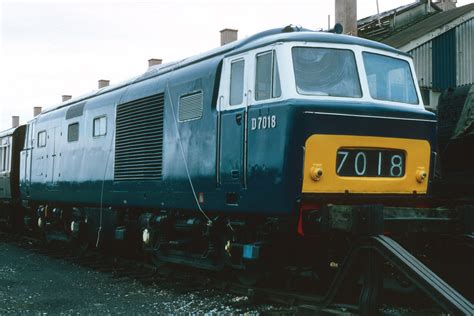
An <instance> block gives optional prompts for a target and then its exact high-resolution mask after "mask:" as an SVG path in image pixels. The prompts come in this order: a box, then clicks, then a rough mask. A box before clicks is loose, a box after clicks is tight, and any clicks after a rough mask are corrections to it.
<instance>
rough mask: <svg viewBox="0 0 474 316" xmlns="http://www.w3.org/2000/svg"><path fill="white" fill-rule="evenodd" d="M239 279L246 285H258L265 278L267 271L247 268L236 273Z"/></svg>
mask: <svg viewBox="0 0 474 316" xmlns="http://www.w3.org/2000/svg"><path fill="white" fill-rule="evenodd" d="M236 276H237V280H239V282H240V283H241V284H243V285H245V286H256V285H258V284H260V283H261V282H263V280H264V279H265V272H264V271H263V270H261V269H257V268H247V269H246V270H242V271H238V272H237V273H236Z"/></svg>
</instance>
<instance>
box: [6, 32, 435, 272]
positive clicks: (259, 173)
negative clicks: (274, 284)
mask: <svg viewBox="0 0 474 316" xmlns="http://www.w3.org/2000/svg"><path fill="white" fill-rule="evenodd" d="M15 133H16V134H19V135H17V137H15V135H16V134H15ZM12 134H13V135H14V139H16V141H17V144H16V145H14V148H13V150H11V151H8V149H5V148H8V147H4V145H0V146H2V147H1V148H2V155H1V156H2V161H6V160H8V158H7V157H8V156H9V155H10V156H11V154H10V153H13V156H11V159H13V161H17V162H18V163H17V164H12V165H11V167H12V168H13V169H12V170H13V171H12V173H9V175H11V176H10V178H9V179H13V178H14V179H15V181H18V182H19V190H18V192H17V193H15V195H14V197H15V201H17V207H15V208H14V209H15V212H16V214H21V215H17V216H15V218H16V222H18V217H19V216H21V222H24V223H25V225H26V227H28V229H31V230H40V231H42V232H45V233H46V234H47V235H49V236H54V237H50V238H63V239H67V240H76V241H79V243H80V244H81V245H82V246H90V245H94V246H98V247H113V245H121V246H120V247H122V246H123V245H124V244H126V245H127V247H129V248H128V249H137V250H138V249H139V250H142V249H144V250H145V251H148V252H149V253H150V254H151V255H152V257H153V259H154V260H155V261H156V262H172V263H180V264H187V265H192V266H196V267H201V268H207V269H213V270H219V269H222V268H224V267H226V266H229V265H230V266H232V267H235V268H240V269H250V267H258V266H265V265H266V263H268V262H270V261H271V262H274V263H278V264H279V265H280V266H291V265H303V264H304V265H321V266H324V267H326V266H328V262H329V261H330V260H331V258H330V257H331V256H332V255H333V251H332V250H331V249H329V248H331V246H329V241H328V240H330V239H331V238H332V237H331V238H329V237H327V234H329V232H327V231H325V230H324V229H323V228H322V226H323V222H324V220H323V216H322V214H323V213H324V212H323V211H322V210H323V209H325V208H327V206H328V205H333V204H337V205H343V206H347V207H350V206H353V205H361V204H384V205H392V206H413V205H417V204H418V203H423V201H424V197H425V196H426V195H427V192H428V191H429V189H430V181H431V179H432V174H433V173H434V171H433V170H434V161H435V157H436V144H435V140H436V119H435V115H434V114H432V113H430V112H428V111H426V110H425V109H424V106H423V102H422V99H421V97H420V91H419V88H418V86H417V79H416V77H415V72H414V69H413V64H412V60H411V57H410V56H409V55H407V54H405V53H403V52H401V51H398V50H396V49H394V48H391V47H389V46H386V45H383V44H380V43H376V42H372V41H368V40H364V39H361V38H355V37H350V36H345V35H338V34H331V33H323V32H314V31H309V30H305V29H300V28H296V27H286V28H284V29H274V30H269V31H265V32H262V33H259V34H256V35H254V36H251V37H249V38H247V39H244V40H240V41H237V42H233V43H230V44H227V45H225V46H223V47H220V48H218V49H215V50H213V51H210V52H208V53H205V54H203V55H200V56H196V57H191V58H188V59H184V60H182V61H179V62H175V63H169V64H163V65H158V66H154V67H151V68H150V69H149V70H148V71H146V72H145V73H144V74H142V75H140V76H137V77H135V78H133V79H130V80H129V81H127V82H124V83H122V84H118V85H115V86H108V87H105V88H102V89H100V90H98V91H95V92H93V93H90V94H88V95H84V96H82V97H79V98H76V99H72V100H69V101H66V102H64V103H62V104H60V105H58V106H55V107H52V108H50V109H49V110H46V111H44V112H43V113H41V114H40V115H39V116H37V117H35V118H34V119H33V120H32V121H30V122H28V124H27V125H26V126H23V127H21V129H20V130H16V131H14V132H13V133H12V132H11V131H10V132H6V133H5V134H1V135H0V140H1V141H2V142H1V143H0V144H4V140H5V139H11V138H8V137H10V136H8V137H6V136H5V135H12ZM23 134H24V137H23ZM4 136H5V137H4ZM23 143H24V144H23ZM15 146H16V147H15ZM0 166H1V164H0ZM3 167H5V166H4V165H3ZM16 168H18V169H16ZM4 169H7V168H4ZM2 174H4V173H2ZM15 183H16V182H15ZM0 194H2V196H1V198H2V200H3V201H7V200H9V199H10V198H11V195H9V196H8V195H5V191H0ZM9 209H12V208H11V207H10V208H9ZM23 219H24V221H23ZM308 247H310V248H308ZM308 249H312V251H310V252H308ZM330 253H331V255H330ZM336 256H337V255H336ZM341 256H342V254H341Z"/></svg>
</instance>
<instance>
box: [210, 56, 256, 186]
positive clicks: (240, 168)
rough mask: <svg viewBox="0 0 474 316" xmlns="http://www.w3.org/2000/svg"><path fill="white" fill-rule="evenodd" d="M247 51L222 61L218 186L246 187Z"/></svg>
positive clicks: (248, 92) (219, 105)
mask: <svg viewBox="0 0 474 316" xmlns="http://www.w3.org/2000/svg"><path fill="white" fill-rule="evenodd" d="M249 63H250V59H249V57H248V54H244V55H239V56H235V57H231V58H227V59H225V60H224V64H223V70H222V76H221V86H220V89H219V99H218V102H219V104H218V109H219V113H218V115H219V122H218V125H219V127H218V131H219V135H218V139H219V150H218V161H217V164H218V165H217V169H218V171H217V176H218V179H217V182H218V186H223V187H226V188H234V189H237V188H245V187H246V186H247V170H246V169H247V168H246V166H247V136H248V117H247V107H248V103H249V98H250V96H251V93H252V91H251V90H250V89H249V88H248V77H249V69H250V65H249Z"/></svg>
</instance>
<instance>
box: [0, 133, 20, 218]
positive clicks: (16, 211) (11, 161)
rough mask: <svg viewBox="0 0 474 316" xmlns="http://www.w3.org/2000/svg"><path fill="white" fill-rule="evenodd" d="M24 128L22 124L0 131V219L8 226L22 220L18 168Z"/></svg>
mask: <svg viewBox="0 0 474 316" xmlns="http://www.w3.org/2000/svg"><path fill="white" fill-rule="evenodd" d="M25 128H26V127H25V126H24V125H22V126H19V127H16V128H13V129H10V130H7V131H4V132H2V133H0V219H3V220H6V224H7V225H10V226H15V225H17V224H18V222H20V223H21V220H22V218H21V216H22V212H21V210H20V190H19V182H20V174H19V168H20V151H21V149H22V148H23V143H24V139H25Z"/></svg>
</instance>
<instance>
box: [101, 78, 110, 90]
mask: <svg viewBox="0 0 474 316" xmlns="http://www.w3.org/2000/svg"><path fill="white" fill-rule="evenodd" d="M108 85H110V80H105V79H100V80H99V89H102V88H104V87H107V86H108Z"/></svg>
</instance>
